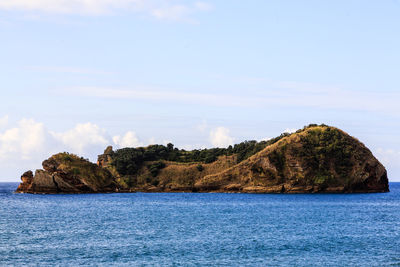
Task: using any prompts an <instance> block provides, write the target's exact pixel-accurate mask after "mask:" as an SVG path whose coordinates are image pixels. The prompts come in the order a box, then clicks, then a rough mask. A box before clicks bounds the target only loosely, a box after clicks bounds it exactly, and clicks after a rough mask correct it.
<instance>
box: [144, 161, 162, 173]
mask: <svg viewBox="0 0 400 267" xmlns="http://www.w3.org/2000/svg"><path fill="white" fill-rule="evenodd" d="M147 168H148V169H149V171H150V173H151V175H152V176H153V177H156V176H157V175H158V173H159V171H160V170H161V169H163V168H165V163H164V162H162V161H157V162H154V163H152V164H150V165H148V166H147Z"/></svg>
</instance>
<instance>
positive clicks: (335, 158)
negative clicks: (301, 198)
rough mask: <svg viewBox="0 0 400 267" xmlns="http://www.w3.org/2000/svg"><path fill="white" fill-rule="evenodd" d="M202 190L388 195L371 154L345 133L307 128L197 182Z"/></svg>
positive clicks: (385, 181) (382, 171)
mask: <svg viewBox="0 0 400 267" xmlns="http://www.w3.org/2000/svg"><path fill="white" fill-rule="evenodd" d="M194 187H195V188H196V190H197V191H200V192H204V191H205V192H208V191H223V192H225V191H233V192H254V193H316V192H320V193H322V192H324V193H369V192H388V191H389V185H388V178H387V172H386V170H385V168H384V167H383V165H382V164H381V163H380V162H379V161H378V160H377V159H376V158H375V157H374V156H373V155H372V153H371V151H370V150H369V149H368V148H366V147H365V146H364V144H362V143H361V142H359V141H358V140H357V139H355V138H353V137H351V136H349V135H348V134H346V133H345V132H343V131H341V130H339V129H337V128H333V127H327V126H323V127H321V126H318V127H311V128H307V129H305V130H304V131H300V132H298V133H295V134H292V135H291V136H289V137H286V138H283V139H282V140H280V141H278V142H277V143H275V144H273V145H271V146H268V147H267V148H265V149H264V150H263V151H261V152H259V153H257V154H256V155H254V156H252V157H250V158H249V159H248V160H245V161H243V162H241V163H240V164H238V165H235V166H234V167H232V168H229V169H227V170H224V171H222V172H220V173H217V174H213V175H208V176H205V177H203V178H202V179H200V180H198V181H197V182H196V184H195V186H194Z"/></svg>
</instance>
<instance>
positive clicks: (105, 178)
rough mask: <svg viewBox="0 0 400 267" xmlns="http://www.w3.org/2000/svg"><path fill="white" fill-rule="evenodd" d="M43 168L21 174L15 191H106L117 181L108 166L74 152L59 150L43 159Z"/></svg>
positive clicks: (39, 192)
mask: <svg viewBox="0 0 400 267" xmlns="http://www.w3.org/2000/svg"><path fill="white" fill-rule="evenodd" d="M42 166H43V169H42V170H36V172H35V175H33V173H32V171H27V172H25V173H24V174H23V175H22V176H21V180H22V183H21V184H20V185H19V186H18V189H17V191H16V192H17V193H37V194H56V193H108V192H117V191H118V184H117V183H116V182H115V180H114V177H113V176H112V175H111V174H110V172H109V171H108V170H107V169H104V168H101V167H99V166H97V165H96V164H93V163H91V162H89V161H88V160H86V159H83V158H80V157H78V156H76V155H73V154H68V153H60V154H56V155H54V156H52V157H50V158H49V159H47V160H45V161H43V163H42Z"/></svg>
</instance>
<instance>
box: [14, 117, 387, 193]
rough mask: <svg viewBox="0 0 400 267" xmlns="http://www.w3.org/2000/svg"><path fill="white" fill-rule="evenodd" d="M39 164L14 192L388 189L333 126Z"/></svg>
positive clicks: (367, 156)
mask: <svg viewBox="0 0 400 267" xmlns="http://www.w3.org/2000/svg"><path fill="white" fill-rule="evenodd" d="M42 165H43V169H42V170H36V172H35V174H33V172H32V171H27V172H25V173H24V174H23V175H22V177H21V180H22V182H21V184H20V185H19V186H18V189H17V190H16V192H17V193H35V194H36V193H38V194H56V193H111V192H243V193H373V192H375V193H376V192H388V191H389V184H388V178H387V172H386V169H385V167H384V166H383V165H382V164H381V163H380V162H379V161H378V160H377V159H376V158H375V157H374V156H373V155H372V153H371V151H370V150H369V149H368V148H367V147H366V146H365V145H364V144H362V143H361V142H360V141H358V140H357V139H356V138H354V137H352V136H350V135H348V134H347V133H345V132H344V131H342V130H340V129H338V128H335V127H330V126H326V125H315V124H311V125H309V126H306V127H304V128H303V129H300V130H298V131H297V132H295V133H292V134H288V133H285V134H282V135H280V136H279V137H276V138H273V139H270V140H268V141H261V142H257V141H245V142H242V143H240V144H236V145H234V146H229V147H228V148H213V149H202V150H193V151H185V150H180V149H177V148H174V145H173V144H168V145H167V146H163V145H150V146H148V147H139V148H123V149H118V150H116V151H113V149H112V147H108V148H107V149H106V150H105V151H104V154H102V155H100V156H99V157H98V162H97V164H94V163H91V162H89V160H87V159H84V158H82V157H78V156H76V155H73V154H69V153H59V154H56V155H53V156H52V157H50V158H49V159H47V160H45V161H44V162H43V163H42Z"/></svg>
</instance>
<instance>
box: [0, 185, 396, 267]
mask: <svg viewBox="0 0 400 267" xmlns="http://www.w3.org/2000/svg"><path fill="white" fill-rule="evenodd" d="M17 185H18V184H17V183H0V266H38V265H39V266H79V265H83V266H210V265H213V266H400V183H391V184H390V190H391V192H390V193H384V194H346V195H345V194H314V195H307V194H300V195H279V194H276V195H263V194H215V193H209V194H200V193H132V194H85V195H30V194H13V191H14V190H15V189H16V187H17Z"/></svg>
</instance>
